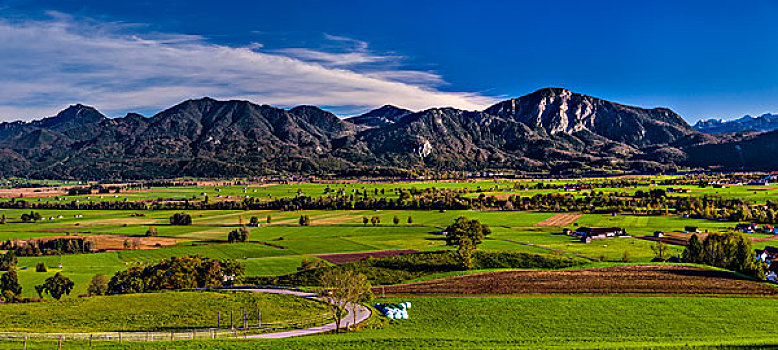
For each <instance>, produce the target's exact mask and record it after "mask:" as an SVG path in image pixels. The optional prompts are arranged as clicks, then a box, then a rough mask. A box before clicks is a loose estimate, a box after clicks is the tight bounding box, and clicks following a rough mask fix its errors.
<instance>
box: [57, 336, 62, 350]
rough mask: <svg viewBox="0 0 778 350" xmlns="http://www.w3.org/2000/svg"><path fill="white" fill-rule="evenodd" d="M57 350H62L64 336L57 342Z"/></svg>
mask: <svg viewBox="0 0 778 350" xmlns="http://www.w3.org/2000/svg"><path fill="white" fill-rule="evenodd" d="M57 350H62V336H59V341H58V342H57Z"/></svg>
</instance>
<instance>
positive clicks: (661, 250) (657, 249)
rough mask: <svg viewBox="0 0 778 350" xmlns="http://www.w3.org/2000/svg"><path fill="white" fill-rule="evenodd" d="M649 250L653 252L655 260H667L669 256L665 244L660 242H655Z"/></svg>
mask: <svg viewBox="0 0 778 350" xmlns="http://www.w3.org/2000/svg"><path fill="white" fill-rule="evenodd" d="M651 250H652V251H653V252H654V256H655V257H656V259H659V260H667V258H668V255H669V254H670V252H669V250H670V249H669V248H668V247H667V243H665V242H663V241H661V240H659V241H657V242H656V243H655V244H652V245H651Z"/></svg>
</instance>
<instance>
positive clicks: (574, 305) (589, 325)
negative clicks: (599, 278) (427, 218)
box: [0, 296, 778, 350]
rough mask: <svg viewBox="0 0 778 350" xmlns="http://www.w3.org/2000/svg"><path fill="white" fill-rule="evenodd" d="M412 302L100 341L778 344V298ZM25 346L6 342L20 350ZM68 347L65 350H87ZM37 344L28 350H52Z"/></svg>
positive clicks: (417, 345)
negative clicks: (240, 332)
mask: <svg viewBox="0 0 778 350" xmlns="http://www.w3.org/2000/svg"><path fill="white" fill-rule="evenodd" d="M381 301H391V302H396V301H411V302H412V303H413V308H412V309H411V310H410V316H411V317H410V319H409V320H399V321H391V322H390V323H389V324H387V325H385V326H383V327H381V328H377V329H365V330H362V331H359V332H355V333H348V334H339V335H332V334H330V335H317V336H309V337H301V338H290V339H280V340H253V341H252V340H232V341H231V340H219V341H195V342H188V341H177V342H156V343H124V344H122V345H119V344H117V343H95V348H98V349H389V348H391V349H423V348H431V349H440V348H448V349H485V348H488V349H514V348H561V349H570V348H663V347H665V348H666V347H669V348H682V347H687V348H688V347H689V346H692V347H713V346H721V345H733V346H757V345H778V342H777V341H776V340H775V336H776V333H778V330H776V328H775V325H774V324H773V323H772V322H767V321H761V320H764V316H765V315H770V314H772V313H774V311H775V310H776V307H778V300H776V299H760V298H690V297H572V296H554V297H508V298H497V297H474V298H470V297H468V298H445V297H434V298H420V297H410V298H403V299H383V300H381ZM20 346H21V344H20V343H18V342H17V343H11V342H6V343H0V349H18V348H21V347H20ZM87 346H88V345H87V344H86V343H79V342H67V343H66V344H63V348H64V349H77V348H86V347H87ZM53 348H56V343H54V342H48V343H34V344H30V345H29V346H28V349H30V350H32V349H53Z"/></svg>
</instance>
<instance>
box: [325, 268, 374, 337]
mask: <svg viewBox="0 0 778 350" xmlns="http://www.w3.org/2000/svg"><path fill="white" fill-rule="evenodd" d="M321 284H322V286H324V288H325V290H324V291H323V292H322V298H323V299H324V301H326V302H327V305H329V307H330V311H331V312H332V316H333V317H334V318H335V332H336V333H337V332H340V323H341V321H342V320H343V317H345V316H346V315H347V314H348V310H349V309H351V310H352V313H353V314H354V317H355V318H356V309H357V308H358V307H359V303H360V302H365V301H369V300H370V299H372V296H373V293H372V291H371V287H372V286H371V285H370V282H369V281H368V280H367V277H365V275H363V274H360V273H357V272H355V271H352V270H345V269H338V268H333V269H328V270H327V271H326V272H324V274H322V276H321ZM355 321H356V320H355Z"/></svg>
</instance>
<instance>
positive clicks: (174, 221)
mask: <svg viewBox="0 0 778 350" xmlns="http://www.w3.org/2000/svg"><path fill="white" fill-rule="evenodd" d="M170 224H171V225H178V226H186V225H191V224H192V217H191V216H190V215H189V214H186V213H176V214H173V216H171V217H170Z"/></svg>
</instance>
